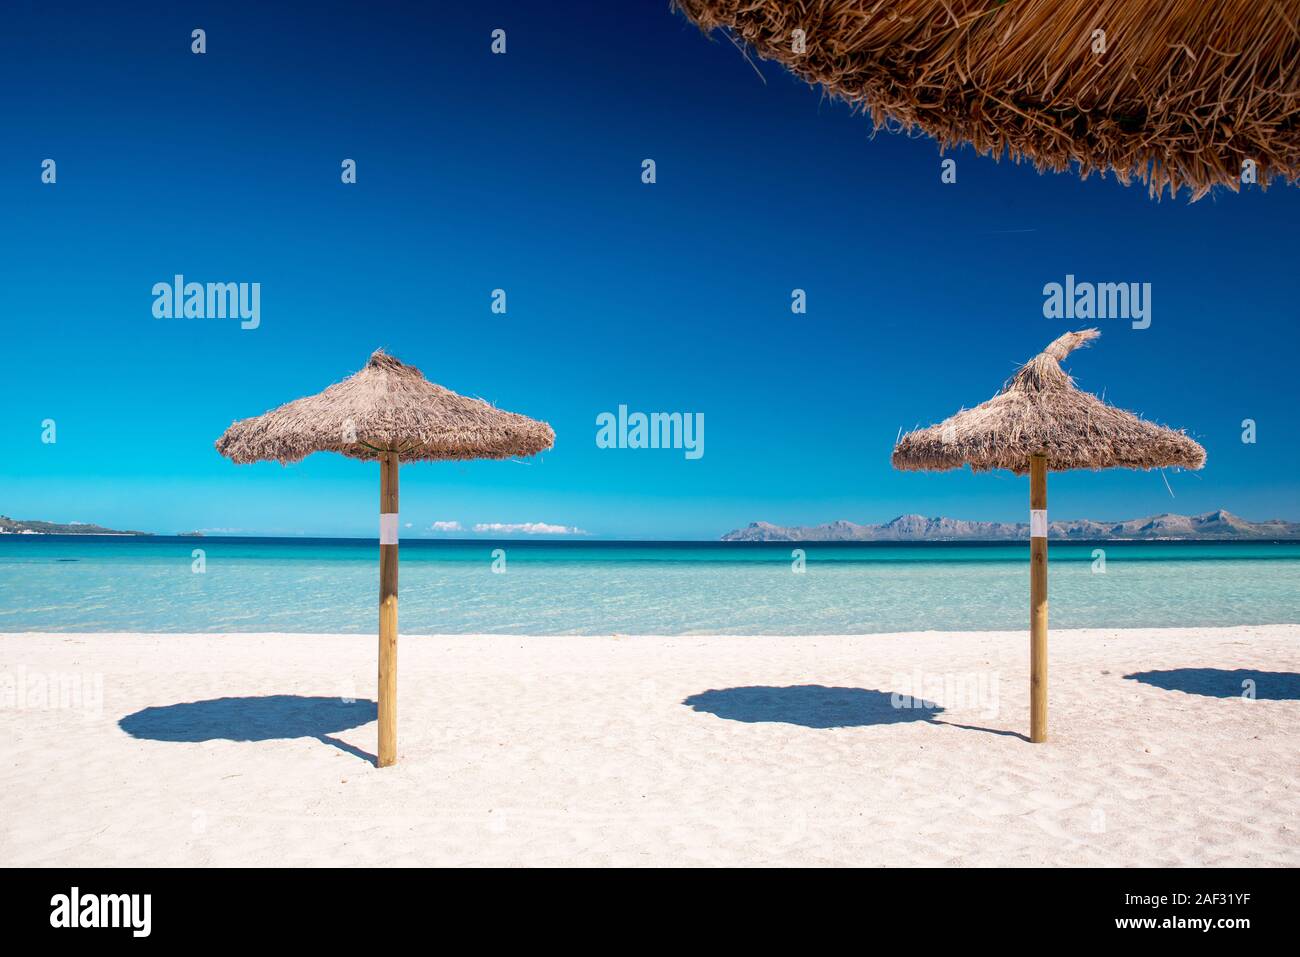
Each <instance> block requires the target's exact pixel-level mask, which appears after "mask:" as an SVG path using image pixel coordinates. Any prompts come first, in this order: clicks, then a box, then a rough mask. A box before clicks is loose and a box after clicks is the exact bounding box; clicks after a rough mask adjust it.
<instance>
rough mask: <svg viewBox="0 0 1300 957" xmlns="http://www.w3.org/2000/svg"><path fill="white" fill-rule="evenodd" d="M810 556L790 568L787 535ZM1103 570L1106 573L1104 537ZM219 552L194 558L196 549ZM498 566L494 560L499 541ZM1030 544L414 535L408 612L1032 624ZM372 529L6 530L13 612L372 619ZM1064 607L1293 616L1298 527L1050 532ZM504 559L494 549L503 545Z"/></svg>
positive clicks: (1086, 613)
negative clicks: (202, 564)
mask: <svg viewBox="0 0 1300 957" xmlns="http://www.w3.org/2000/svg"><path fill="white" fill-rule="evenodd" d="M795 547H801V548H802V549H803V550H804V552H805V553H806V562H807V565H806V571H805V573H803V574H794V573H793V572H792V570H791V564H792V558H791V551H792V549H794V548H795ZM1099 547H1100V548H1104V549H1105V572H1104V573H1103V574H1098V573H1096V572H1094V566H1095V565H1096V562H1095V560H1094V557H1093V552H1094V549H1096V548H1099ZM196 548H201V549H203V550H204V552H205V553H206V571H205V572H204V573H202V574H196V573H195V572H194V571H192V565H193V562H194V559H193V558H192V551H193V550H194V549H196ZM497 548H500V549H504V552H505V571H504V573H501V574H498V573H494V572H493V570H492V568H493V550H494V549H497ZM1028 551H1029V548H1028V544H1027V543H1026V544H1015V545H1000V544H999V545H984V544H962V545H941V544H919V545H847V544H846V545H840V544H835V545H817V544H805V545H802V546H795V545H791V544H785V543H783V544H739V543H737V544H724V543H704V544H700V543H650V544H646V543H622V542H584V543H569V542H566V543H549V542H547V543H542V542H519V541H511V542H487V541H475V542H445V541H410V542H403V543H402V548H401V561H402V564H401V586H400V587H401V592H400V596H401V629H402V631H403V632H405V633H408V634H423V633H430V632H462V633H463V632H507V633H518V634H611V633H614V632H619V633H624V634H712V633H729V634H826V633H862V632H879V631H914V630H915V631H920V630H926V629H954V628H961V629H991V628H1021V627H1024V626H1025V623H1026V620H1027V614H1028V613H1027V604H1028V582H1029V571H1028V565H1027V562H1026V559H1027V557H1028ZM378 552H379V548H378V545H377V544H376V543H375V542H373V541H359V540H348V539H330V540H283V539H221V538H205V539H187V538H152V539H123V538H99V537H93V538H92V537H45V536H42V537H36V536H21V537H20V536H13V537H10V536H6V537H5V538H3V539H0V631H153V632H171V631H306V632H313V631H314V632H355V633H370V632H373V631H374V630H375V625H376V616H377V611H376V606H377V601H378V597H377V596H378V587H379V585H378ZM1050 556H1051V562H1052V578H1051V603H1052V604H1051V607H1052V625H1053V626H1054V627H1059V628H1071V627H1117V626H1153V625H1239V624H1269V623H1281V622H1300V543H1281V544H1274V543H1267V544H1253V543H1252V544H1238V543H1224V544H1206V543H1186V542H1170V543H1163V542H1162V543H1117V542H1109V543H1105V544H1103V545H1082V544H1074V543H1072V544H1068V545H1067V544H1052V545H1051V549H1050ZM498 564H500V563H499V562H498Z"/></svg>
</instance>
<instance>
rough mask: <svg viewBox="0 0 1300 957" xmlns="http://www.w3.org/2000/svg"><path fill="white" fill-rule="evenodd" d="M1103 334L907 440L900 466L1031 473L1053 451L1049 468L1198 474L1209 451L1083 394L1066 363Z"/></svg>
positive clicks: (1041, 361)
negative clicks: (1175, 469) (1032, 459)
mask: <svg viewBox="0 0 1300 957" xmlns="http://www.w3.org/2000/svg"><path fill="white" fill-rule="evenodd" d="M1100 335H1101V333H1100V332H1098V331H1097V330H1096V329H1083V330H1080V331H1079V332H1067V333H1066V334H1065V335H1063V336H1061V337H1060V338H1059V339H1057V340H1056V341H1054V342H1053V343H1052V344H1051V345H1049V346H1048V347H1047V348H1046V349H1045V350H1043V351H1042V352H1041V353H1039V354H1038V355H1036V356H1034V358H1032V359H1030V360H1029V362H1027V363H1025V365H1024V366H1022V367H1021V369H1020V370H1019V371H1018V372H1017V373H1016V374H1015V375H1013V376H1012V377H1011V378H1010V379H1008V380H1007V382H1006V384H1005V385H1004V386H1003V387H1002V391H1001V392H999V393H998V394H997V395H995V396H994V397H993V398H991V399H989V400H988V401H987V402H981V403H980V404H979V405H977V406H975V408H973V409H964V410H962V411H961V412H958V413H957V414H956V415H954V416H951V417H949V418H947V419H945V420H944V421H942V422H940V423H939V424H938V425H932V426H930V427H929V428H927V429H917V430H916V431H915V432H909V433H907V434H906V435H904V436H903V437H902V438H901V439H900V440H899V442H898V444H897V445H896V446H894V454H893V458H892V461H893V463H894V468H898V469H910V470H915V471H923V470H927V471H928V470H933V471H941V470H943V469H953V468H960V467H961V466H963V465H970V467H971V468H972V469H973V470H974V471H976V472H982V471H986V470H988V469H1010V470H1011V471H1013V472H1017V473H1024V472H1027V471H1029V456H1030V455H1032V454H1033V453H1035V452H1040V451H1041V452H1046V454H1047V464H1048V468H1050V469H1052V470H1053V471H1057V472H1063V471H1065V470H1067V469H1107V468H1115V467H1122V468H1130V469H1152V468H1160V467H1163V466H1166V465H1181V466H1182V467H1184V468H1189V469H1199V468H1200V467H1201V466H1202V465H1204V464H1205V449H1203V448H1201V446H1200V445H1198V444H1197V443H1196V442H1194V441H1192V440H1191V439H1190V438H1188V437H1187V435H1186V434H1185V433H1183V432H1176V431H1174V430H1173V429H1167V428H1164V427H1163V426H1159V425H1155V424H1154V423H1151V422H1147V421H1145V420H1143V419H1139V418H1138V417H1137V416H1136V415H1133V414H1132V413H1131V412H1125V411H1124V410H1123V409H1117V408H1115V407H1114V406H1111V405H1107V404H1106V403H1105V402H1102V401H1101V400H1100V399H1098V398H1097V397H1096V396H1094V395H1089V394H1088V393H1087V392H1081V391H1079V390H1078V389H1077V388H1075V386H1074V380H1073V379H1071V378H1070V377H1069V376H1068V375H1066V374H1065V372H1063V371H1062V370H1061V360H1062V359H1064V358H1065V357H1066V356H1067V355H1069V354H1070V353H1071V352H1072V351H1073V350H1075V349H1077V348H1078V347H1079V346H1081V345H1083V344H1085V343H1087V342H1089V341H1091V340H1093V339H1096V338H1097V337H1098V336H1100Z"/></svg>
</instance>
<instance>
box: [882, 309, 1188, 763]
mask: <svg viewBox="0 0 1300 957" xmlns="http://www.w3.org/2000/svg"><path fill="white" fill-rule="evenodd" d="M1100 335H1101V333H1100V332H1098V331H1097V330H1096V329H1082V330H1080V331H1079V332H1067V333H1066V334H1065V335H1063V336H1061V337H1060V338H1059V339H1057V340H1056V341H1054V342H1053V343H1052V344H1051V345H1049V346H1048V347H1047V348H1046V349H1044V350H1043V352H1041V353H1040V354H1039V355H1037V356H1035V357H1034V358H1033V359H1031V360H1029V362H1027V363H1026V364H1025V365H1024V366H1023V367H1022V368H1021V369H1020V370H1019V371H1018V372H1017V373H1016V374H1015V375H1013V376H1012V377H1011V378H1010V379H1009V380H1007V382H1006V384H1005V385H1003V387H1002V391H1001V392H999V393H998V394H997V395H995V396H994V397H993V398H991V399H989V400H988V401H987V402H982V403H980V404H979V405H977V406H975V408H973V409H963V410H962V411H960V412H958V413H957V414H956V415H954V416H951V417H949V418H947V419H945V420H944V421H942V422H940V423H939V424H938V425H932V426H930V427H929V428H927V429H918V430H916V431H915V432H909V433H907V434H906V435H904V436H903V437H902V438H901V439H900V440H899V442H898V444H897V445H896V446H894V454H893V458H892V461H893V464H894V468H897V469H908V470H915V471H942V470H945V469H954V468H960V467H961V466H963V465H969V466H970V467H971V470H972V471H975V472H983V471H987V470H989V469H1010V470H1011V471H1012V472H1015V473H1016V474H1017V475H1023V474H1025V473H1026V472H1028V473H1029V510H1030V511H1029V534H1030V539H1029V542H1030V546H1029V548H1030V557H1029V560H1030V578H1029V609H1030V617H1029V633H1030V640H1029V686H1030V691H1029V698H1030V705H1029V739H1030V740H1031V741H1046V740H1047V472H1048V470H1049V469H1051V470H1052V471H1055V472H1064V471H1066V470H1067V469H1094V470H1096V469H1108V468H1117V467H1119V468H1130V469H1153V468H1161V467H1164V466H1166V465H1181V466H1182V467H1183V468H1188V469H1199V468H1200V467H1201V466H1202V465H1204V464H1205V449H1203V448H1201V446H1200V445H1198V444H1197V443H1196V442H1194V441H1192V440H1191V439H1190V438H1188V437H1187V435H1186V434H1184V433H1183V432H1176V431H1174V430H1173V429H1167V428H1164V427H1162V426H1159V425H1155V424H1153V423H1151V422H1146V421H1144V420H1142V419H1139V418H1138V417H1137V416H1135V415H1133V414H1132V413H1131V412H1125V411H1124V410H1123V409H1117V408H1115V407H1114V406H1110V405H1107V404H1106V403H1105V402H1102V401H1101V400H1100V399H1098V398H1097V397H1096V396H1093V395H1089V394H1088V393H1086V392H1081V391H1079V390H1078V389H1077V388H1075V386H1074V380H1073V379H1071V378H1070V377H1069V376H1068V375H1066V374H1065V372H1063V371H1062V370H1061V365H1060V363H1061V360H1062V359H1064V358H1065V357H1066V356H1067V355H1069V354H1070V353H1071V352H1072V351H1073V350H1075V349H1077V348H1079V347H1080V346H1082V345H1084V344H1085V343H1087V342H1089V341H1091V340H1093V339H1096V338H1097V337H1098V336H1100Z"/></svg>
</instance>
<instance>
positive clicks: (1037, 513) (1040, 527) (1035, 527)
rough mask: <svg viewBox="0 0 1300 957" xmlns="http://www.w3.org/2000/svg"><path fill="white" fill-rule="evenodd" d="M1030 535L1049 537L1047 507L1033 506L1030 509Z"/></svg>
mask: <svg viewBox="0 0 1300 957" xmlns="http://www.w3.org/2000/svg"><path fill="white" fill-rule="evenodd" d="M1029 537H1030V538H1046V537H1047V509H1045V508H1031V509H1030V510H1029Z"/></svg>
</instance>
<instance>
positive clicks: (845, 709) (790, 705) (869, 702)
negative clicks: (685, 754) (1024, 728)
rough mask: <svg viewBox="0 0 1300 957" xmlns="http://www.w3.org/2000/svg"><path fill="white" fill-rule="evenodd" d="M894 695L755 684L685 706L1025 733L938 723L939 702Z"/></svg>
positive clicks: (761, 716)
mask: <svg viewBox="0 0 1300 957" xmlns="http://www.w3.org/2000/svg"><path fill="white" fill-rule="evenodd" d="M894 697H895V696H894V695H893V694H891V693H890V692H888V691H876V690H874V689H869V688H828V687H826V686H825V685H790V686H787V687H773V686H767V685H756V686H750V687H742V688H722V689H714V690H710V691H703V692H701V693H700V694H694V695H691V696H690V697H689V698H687V699H686V700H685V701H683V702H682V704H684V705H686V706H687V707H689V708H693V709H694V710H696V711H703V712H706V713H708V714H713V715H717V716H718V717H719V718H725V719H726V720H728V721H744V722H746V723H749V724H756V723H761V722H773V723H777V724H795V725H799V726H800V727H803V728H822V729H829V728H861V727H866V726H868V725H877V724H901V723H903V722H906V721H926V722H929V723H931V724H946V725H949V726H951V727H954V728H962V729H964V730H966V731H984V732H987V733H989V734H1000V735H1006V736H1009V737H1017V738H1023V737H1024V735H1022V734H1019V733H1017V732H1015V731H1001V730H997V729H994V728H980V727H976V726H974V725H966V724H954V723H953V722H951V721H938V720H936V716H937V715H940V714H942V713H943V708H941V707H939V706H938V705H936V706H934V707H922V706H920V704H919V703H915V704H914V703H912V700H911V698H910V697H909V696H907V695H900V696H899V700H900V702H907V704H906V705H896V704H895V703H894Z"/></svg>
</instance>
